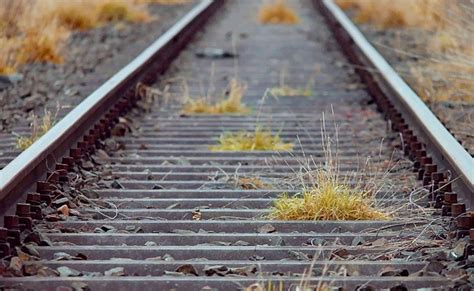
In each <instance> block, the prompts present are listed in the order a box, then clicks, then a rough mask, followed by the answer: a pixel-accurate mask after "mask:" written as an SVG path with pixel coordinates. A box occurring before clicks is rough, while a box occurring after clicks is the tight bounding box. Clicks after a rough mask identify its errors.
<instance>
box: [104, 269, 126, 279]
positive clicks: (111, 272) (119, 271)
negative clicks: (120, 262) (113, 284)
mask: <svg viewBox="0 0 474 291" xmlns="http://www.w3.org/2000/svg"><path fill="white" fill-rule="evenodd" d="M104 276H108V277H120V276H125V270H124V268H123V267H116V268H112V269H110V270H107V271H105V272H104Z"/></svg>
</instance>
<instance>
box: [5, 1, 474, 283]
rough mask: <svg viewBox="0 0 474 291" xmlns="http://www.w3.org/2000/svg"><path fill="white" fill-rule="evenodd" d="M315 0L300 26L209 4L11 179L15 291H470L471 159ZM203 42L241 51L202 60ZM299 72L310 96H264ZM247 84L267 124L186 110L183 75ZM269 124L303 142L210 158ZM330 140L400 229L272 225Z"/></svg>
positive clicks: (18, 165)
mask: <svg viewBox="0 0 474 291" xmlns="http://www.w3.org/2000/svg"><path fill="white" fill-rule="evenodd" d="M224 2H225V3H224ZM314 2H315V3H311V2H310V1H294V2H293V1H292V2H291V5H292V6H293V7H294V8H295V9H296V10H297V12H298V14H299V15H300V17H301V19H302V20H301V22H302V23H301V24H300V25H298V26H261V25H259V24H257V23H256V22H255V21H253V17H254V14H255V11H256V10H257V9H258V6H259V3H257V1H203V2H200V3H199V4H197V5H196V7H195V8H193V10H192V11H190V12H189V13H188V14H187V15H186V16H185V17H184V18H183V19H181V20H180V21H179V22H178V23H177V24H176V25H175V26H174V27H173V28H171V29H170V30H169V31H168V32H167V33H166V34H165V35H163V36H162V37H161V38H160V39H158V40H157V41H156V42H155V43H154V44H152V45H151V46H150V48H148V49H147V50H146V51H145V52H144V53H143V54H142V55H140V56H139V57H137V59H135V60H134V61H133V62H132V63H131V64H129V65H128V66H127V67H125V68H124V69H123V70H122V71H120V72H119V73H117V75H115V76H114V77H113V78H112V79H111V80H109V81H108V82H107V83H105V84H104V85H103V86H102V87H101V88H99V89H98V90H97V91H96V92H94V93H93V94H92V95H91V96H90V97H89V98H87V99H86V100H85V101H84V102H83V103H81V104H80V105H79V106H78V107H77V108H75V109H74V110H73V111H72V112H71V113H70V114H69V115H68V116H66V117H65V118H64V119H63V120H61V121H60V122H59V123H58V124H57V126H55V127H54V128H53V129H52V130H51V131H50V132H48V133H47V134H46V135H45V136H44V137H43V138H41V139H40V140H39V141H38V142H37V143H35V144H34V145H33V146H32V147H30V148H29V149H28V150H27V151H25V152H24V153H23V154H22V155H20V156H19V157H18V158H17V159H15V160H14V161H13V162H12V163H10V164H9V165H8V166H7V167H6V168H5V169H4V170H2V172H1V175H2V180H0V181H1V183H0V186H1V191H2V192H1V199H2V205H3V208H4V209H3V213H4V218H3V219H4V226H5V228H2V229H1V231H0V246H1V247H2V249H1V250H2V252H3V256H4V259H3V261H2V262H3V267H2V274H3V278H2V280H1V282H2V284H3V286H6V287H10V288H17V289H35V290H36V289H38V290H40V289H41V290H43V289H44V290H54V289H56V288H58V287H60V286H61V287H64V288H72V289H75V290H88V288H89V289H90V290H97V289H106V290H109V289H113V288H115V289H118V290H138V289H150V290H171V289H175V290H184V289H186V288H187V289H190V290H201V289H203V290H224V289H239V288H240V289H245V288H250V289H249V290H262V289H258V288H263V289H267V290H282V289H284V290H286V289H288V288H296V287H297V286H313V288H314V287H317V288H319V289H320V290H324V289H323V287H324V286H331V287H341V288H345V289H347V290H353V289H357V288H359V290H374V289H381V288H385V289H390V288H392V290H407V289H416V288H432V289H448V288H458V289H459V288H466V290H468V288H470V287H469V280H468V279H469V275H470V273H469V272H468V270H466V269H468V267H469V266H470V264H471V265H472V262H471V261H470V260H469V257H468V256H469V255H471V254H472V253H471V252H472V243H470V242H469V238H471V239H474V233H473V232H472V230H471V228H472V227H473V226H474V225H473V221H472V220H473V216H472V215H471V213H470V212H469V211H466V209H467V210H469V207H470V204H469V201H470V198H471V197H470V195H472V173H469V169H471V170H472V167H471V168H469V167H470V166H472V158H471V157H470V156H469V154H467V153H466V152H465V151H464V152H462V151H461V150H463V149H462V147H460V145H459V144H457V143H455V140H454V139H453V138H452V137H449V136H447V135H445V131H446V130H445V129H443V128H442V129H439V128H436V127H435V124H433V123H431V120H430V118H431V117H430V116H429V114H425V112H424V111H423V110H424V109H423V108H421V109H419V108H418V109H419V110H416V106H419V104H414V102H412V101H413V100H411V99H404V98H408V97H407V96H409V97H410V95H409V94H411V93H410V92H409V91H408V89H407V88H405V87H403V84H404V83H399V82H400V81H401V80H398V79H397V80H395V81H394V80H393V74H392V75H390V72H388V71H386V70H387V68H386V67H384V66H383V64H382V65H381V61H383V60H377V57H376V56H374V53H373V52H371V51H370V47H368V46H367V44H364V43H363V41H362V39H361V38H360V36H357V31H356V30H354V28H353V27H351V26H350V23H347V20H344V17H343V15H341V14H340V13H341V12H340V11H338V10H337V9H336V8H335V7H334V6H333V4H332V2H331V1H314ZM313 4H314V6H313ZM315 8H318V9H315ZM206 22H208V23H207V24H206V25H204V24H205V23H206ZM330 29H332V30H333V32H334V33H335V34H334V35H335V36H336V38H334V37H333V34H331V32H330ZM198 30H202V31H201V32H199V33H197V31H198ZM196 34H197V35H196ZM357 37H359V38H357ZM191 38H194V40H193V41H191ZM336 39H337V40H338V41H339V44H338V43H337V42H336ZM190 41H191V42H190ZM189 42H190V43H189ZM188 43H189V45H188ZM186 45H187V46H186ZM340 45H342V48H343V51H344V52H345V53H346V55H348V58H349V60H350V61H351V62H352V63H353V64H354V67H355V68H356V70H355V72H354V70H353V69H352V68H353V67H351V66H348V65H347V64H348V62H347V59H346V57H345V56H344V55H343V53H342V52H341V49H340ZM204 47H219V48H226V49H228V50H229V51H233V50H235V51H236V52H237V53H238V58H223V59H209V58H197V57H196V56H195V52H196V51H198V50H200V49H201V48H204ZM178 53H180V55H179V57H177V55H178ZM175 57H177V59H176V60H174V61H173V62H172V60H173V59H174V58H175ZM361 66H364V67H366V66H374V67H375V68H376V69H377V71H379V72H381V74H370V72H371V71H372V70H361V69H360V68H361ZM282 68H285V69H286V70H288V76H287V80H286V82H287V83H288V84H291V86H296V87H302V86H305V85H306V84H307V82H308V80H309V78H310V77H309V76H312V75H313V76H314V80H313V81H312V82H313V84H312V86H313V87H312V88H313V89H312V92H311V96H281V97H279V98H271V97H267V98H262V96H264V95H265V92H268V90H267V89H268V88H271V87H275V86H279V85H281V84H280V81H279V80H280V79H279V77H280V75H281V71H282ZM165 71H166V72H165ZM315 72H316V73H315ZM356 73H358V74H359V75H360V77H361V79H362V80H363V81H364V82H365V85H364V83H362V82H361V81H360V79H359V76H358V75H357V74H356ZM233 77H238V78H239V79H241V80H242V81H243V82H244V83H246V84H247V91H246V94H245V98H244V103H245V104H247V105H248V106H250V107H251V108H252V109H253V110H252V112H251V113H250V114H248V115H202V114H201V115H193V114H187V113H183V112H182V106H183V105H182V100H181V99H180V98H179V97H180V96H181V97H182V96H183V95H185V93H183V91H182V88H183V82H182V80H187V84H188V90H187V91H188V92H189V94H190V95H191V96H198V95H200V94H202V92H203V89H202V88H203V87H206V89H207V86H208V85H207V84H212V85H211V86H210V87H211V88H212V87H215V88H216V91H221V90H222V89H224V88H226V87H227V86H228V83H229V80H230V79H231V78H233ZM176 80H178V81H176ZM374 80H376V81H377V82H375V81H374ZM138 83H140V84H142V85H140V88H142V89H143V88H145V92H146V93H149V94H141V93H140V92H142V91H140V90H137V89H136V88H137V84H138ZM203 84H205V85H204V86H203ZM400 84H402V85H400ZM164 88H167V90H166V94H165V93H163V91H165V90H164ZM158 90H159V91H160V92H161V93H160V94H156V92H158ZM185 91H186V90H185ZM153 92H155V93H153ZM153 94H154V95H153ZM407 94H408V95H407ZM152 95H153V96H152ZM150 96H152V97H154V102H150V100H149V99H150V98H149V97H150ZM170 96H171V98H169V97H170ZM415 103H416V102H415ZM420 112H421V113H420ZM420 114H422V117H423V118H420ZM420 119H422V120H420ZM426 123H428V124H429V126H427V125H426ZM438 123H439V122H438ZM256 126H262V127H264V128H267V129H269V130H272V131H273V132H275V133H279V136H280V137H281V139H282V140H283V141H284V142H291V143H293V144H294V149H293V150H292V151H291V152H285V151H253V152H215V151H211V150H210V149H209V146H212V145H215V144H217V143H218V140H219V137H220V136H221V134H223V133H226V132H238V131H239V130H249V131H253V130H255V128H256ZM432 130H435V132H433V131H432ZM443 130H444V131H443ZM440 139H441V140H442V139H444V142H445V143H447V145H448V146H446V144H445V143H442V142H440ZM79 140H80V142H79V143H77V141H79ZM453 140H454V143H453ZM328 142H329V143H331V142H332V144H333V146H334V151H335V153H337V162H338V164H339V171H340V174H341V175H345V174H350V173H356V175H360V176H363V179H365V180H363V181H367V180H368V181H370V182H371V183H374V184H375V185H377V189H378V191H377V193H376V194H375V199H376V204H377V205H378V207H380V208H382V209H396V211H394V212H393V213H391V217H390V219H388V220H373V221H372V220H362V221H337V220H335V221H280V220H270V219H268V213H269V209H270V207H271V206H272V205H273V201H274V200H275V199H276V198H277V197H278V196H279V195H281V194H282V193H287V194H288V195H295V194H297V193H299V192H301V190H302V183H301V179H302V177H304V175H305V174H308V172H310V170H316V169H321V168H323V169H324V168H325V167H327V166H328V159H327V155H328V150H329V149H328V147H327V145H328ZM456 145H457V146H456ZM336 146H337V149H336ZM458 148H461V149H458ZM404 154H405V155H404ZM466 154H467V157H469V159H471V160H466V159H465V158H466ZM369 157H370V158H369ZM368 159H369V160H370V163H369V166H367V160H368ZM46 172H49V173H48V174H46ZM361 172H363V173H361ZM420 173H421V174H420ZM242 178H244V179H252V178H258V179H259V180H261V181H263V182H264V185H263V186H262V187H256V185H255V184H254V183H252V182H242V181H244V180H242ZM418 178H421V180H422V181H419V179H418ZM449 178H451V180H449ZM250 181H253V180H250ZM355 181H358V179H355ZM347 183H348V184H350V185H353V184H355V183H356V182H354V181H352V180H350V181H348V182H347ZM25 201H26V203H24V202H25ZM64 205H67V207H65V206H64ZM427 206H431V207H429V208H428V207H427ZM15 214H16V215H15ZM7 243H8V244H7ZM259 286H260V287H259ZM206 288H207V289H206ZM60 290H63V289H60ZM64 290H69V289H64ZM299 290H304V289H301V288H300V289H299Z"/></svg>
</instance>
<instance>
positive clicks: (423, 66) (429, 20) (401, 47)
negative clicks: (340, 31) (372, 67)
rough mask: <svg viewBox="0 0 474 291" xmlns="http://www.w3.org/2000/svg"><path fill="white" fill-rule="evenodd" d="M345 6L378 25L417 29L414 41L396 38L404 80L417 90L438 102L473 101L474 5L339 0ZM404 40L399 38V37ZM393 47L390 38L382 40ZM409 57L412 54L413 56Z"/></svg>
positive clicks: (438, 0) (443, 0)
mask: <svg viewBox="0 0 474 291" xmlns="http://www.w3.org/2000/svg"><path fill="white" fill-rule="evenodd" d="M337 3H338V4H339V5H340V6H341V7H342V8H343V9H352V11H353V12H354V14H355V20H356V21H357V22H359V23H370V24H372V25H374V26H376V27H379V28H381V29H385V28H394V27H395V28H400V29H404V28H416V30H406V31H404V30H400V33H401V34H402V35H403V34H404V33H406V34H407V35H410V34H412V33H414V32H416V34H415V37H416V38H417V39H419V40H420V42H419V44H417V45H415V46H407V45H406V44H405V43H404V42H403V41H401V42H399V43H395V42H394V43H395V44H396V46H395V49H396V50H397V52H400V57H401V58H402V60H403V62H404V67H406V68H409V69H408V70H407V71H406V72H405V71H402V72H401V73H404V74H406V79H407V81H408V82H409V83H410V85H412V86H413V88H414V89H415V90H416V92H417V93H418V95H420V97H422V98H423V99H424V100H425V101H428V102H430V103H434V102H439V101H454V102H469V103H472V102H474V93H473V92H474V79H473V78H472V76H473V75H474V62H473V61H472V60H473V59H474V49H473V45H472V39H474V30H473V29H472V27H471V26H470V25H469V24H470V23H471V22H472V17H470V15H472V13H473V11H474V10H473V8H472V6H470V7H469V6H467V4H462V2H461V1H455V0H417V1H413V0H397V1H389V0H337ZM402 39H403V38H402ZM384 45H386V47H384V48H383V49H387V47H390V48H392V47H393V43H385V44H384ZM411 56H416V59H414V58H413V57H411Z"/></svg>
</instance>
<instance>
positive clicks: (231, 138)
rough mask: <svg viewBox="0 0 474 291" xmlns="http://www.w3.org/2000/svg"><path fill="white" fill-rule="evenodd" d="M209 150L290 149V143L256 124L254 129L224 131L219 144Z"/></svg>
mask: <svg viewBox="0 0 474 291" xmlns="http://www.w3.org/2000/svg"><path fill="white" fill-rule="evenodd" d="M209 149H210V150H211V151H216V152H221V151H234V152H239V151H291V150H292V149H293V144H292V143H286V142H284V141H282V140H281V138H280V136H279V135H278V134H273V133H272V132H271V131H270V130H265V129H262V128H261V127H259V126H257V127H256V128H255V131H253V132H248V131H240V132H236V133H224V134H222V135H221V136H220V138H219V144H218V145H213V146H210V147H209Z"/></svg>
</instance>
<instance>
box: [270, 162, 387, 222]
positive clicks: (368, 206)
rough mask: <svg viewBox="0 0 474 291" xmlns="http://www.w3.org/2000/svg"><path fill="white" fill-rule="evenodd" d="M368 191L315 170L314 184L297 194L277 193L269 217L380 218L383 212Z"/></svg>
mask: <svg viewBox="0 0 474 291" xmlns="http://www.w3.org/2000/svg"><path fill="white" fill-rule="evenodd" d="M371 200H372V199H371V197H370V193H369V192H361V191H359V190H357V189H352V188H351V187H350V186H348V185H345V184H344V183H340V182H339V181H338V179H337V178H336V177H335V176H334V175H333V174H331V173H330V172H327V171H323V170H320V171H318V172H317V173H316V181H315V185H314V186H312V187H310V188H308V189H304V190H303V193H302V194H301V195H298V196H293V197H290V196H288V195H287V194H284V195H282V196H281V197H279V198H278V199H277V200H276V201H275V202H274V206H273V207H272V208H271V212H270V214H269V218H270V219H278V220H381V219H387V218H388V217H387V215H386V214H384V213H382V212H380V211H378V210H376V209H375V208H374V207H373V206H372V205H373V203H372V201H371Z"/></svg>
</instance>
